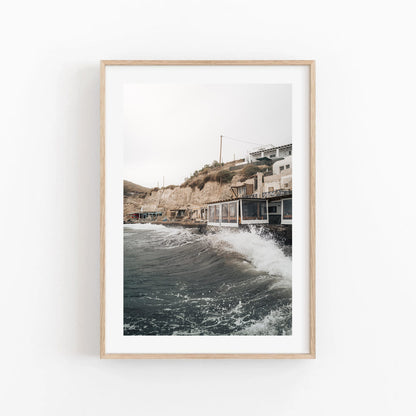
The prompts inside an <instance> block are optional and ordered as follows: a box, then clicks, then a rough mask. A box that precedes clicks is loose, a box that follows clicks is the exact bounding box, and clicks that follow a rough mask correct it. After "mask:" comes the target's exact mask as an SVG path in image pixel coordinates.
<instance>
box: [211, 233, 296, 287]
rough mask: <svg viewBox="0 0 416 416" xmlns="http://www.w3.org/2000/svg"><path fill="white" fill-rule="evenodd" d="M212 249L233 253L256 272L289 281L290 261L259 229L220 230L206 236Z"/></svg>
mask: <svg viewBox="0 0 416 416" xmlns="http://www.w3.org/2000/svg"><path fill="white" fill-rule="evenodd" d="M208 238H209V240H210V242H211V244H212V245H213V247H214V248H215V247H217V248H219V249H222V250H226V251H228V252H235V253H237V254H239V255H241V256H243V257H244V258H245V259H247V260H248V261H249V263H250V264H251V265H252V266H254V267H255V268H256V269H257V270H259V271H262V272H266V273H268V274H271V275H275V276H280V277H283V278H284V279H286V280H288V281H289V280H290V279H291V277H292V259H291V258H290V257H288V256H286V255H285V253H284V252H283V250H282V248H281V247H280V246H279V244H278V243H276V241H274V240H273V238H272V237H271V236H269V235H267V234H266V233H264V232H263V231H262V230H261V229H260V230H259V229H256V228H254V227H252V228H250V229H249V230H238V231H235V230H228V229H221V230H219V231H218V232H215V233H213V234H209V236H208Z"/></svg>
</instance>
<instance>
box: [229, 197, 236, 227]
mask: <svg viewBox="0 0 416 416" xmlns="http://www.w3.org/2000/svg"><path fill="white" fill-rule="evenodd" d="M228 214H229V219H230V222H234V223H236V222H237V202H230V204H229V205H228Z"/></svg>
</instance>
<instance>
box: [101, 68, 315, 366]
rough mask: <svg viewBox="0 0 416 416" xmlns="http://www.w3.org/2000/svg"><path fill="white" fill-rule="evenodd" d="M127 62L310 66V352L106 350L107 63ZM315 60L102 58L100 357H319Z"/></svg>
mask: <svg viewBox="0 0 416 416" xmlns="http://www.w3.org/2000/svg"><path fill="white" fill-rule="evenodd" d="M126 65H138V66H140V65H146V66H161V65H176V66H178V65H181V66H193V65H195V66H201V65H203V66H210V65H225V66H238V65H243V66H244V65H245V66H247V65H257V66H269V65H281V66H299V65H301V66H307V67H309V85H310V90H309V108H310V110H309V118H310V135H309V141H310V143H309V144H310V159H309V160H310V180H309V192H310V198H309V207H310V212H309V218H310V232H309V247H310V248H309V257H310V263H309V305H310V307H309V317H310V319H309V333H310V337H309V353H302V354H299V353H295V354H290V353H288V354H279V353H276V354H274V353H271V354H254V353H249V354H246V353H244V354H228V353H227V354H127V353H126V354H124V353H123V354H114V353H107V352H106V351H105V87H106V85H105V70H106V67H107V66H126ZM315 97H316V86H315V61H313V60H254V61H253V60H238V61H225V60H221V61H217V60H202V61H201V60H198V61H192V60H191V61H188V60H186V61H154V60H145V61H140V60H137V61H136V60H105V61H101V78H100V119H101V126H100V177H101V182H100V330H101V332H100V357H101V358H104V359H155V358H157V359H184V358H186V359H207V358H209V359H225V358H232V359H314V358H316V334H315V332H316V329H315V327H316V316H315V315H316V312H315V310H316V289H315V288H316V282H315V240H316V238H315V231H316V230H315V123H316V121H315V119H316V108H315Z"/></svg>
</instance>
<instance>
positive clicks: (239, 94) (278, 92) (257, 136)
mask: <svg viewBox="0 0 416 416" xmlns="http://www.w3.org/2000/svg"><path fill="white" fill-rule="evenodd" d="M291 91H292V90H291V85H289V84H226V85H192V84H188V85H185V84H183V85H179V84H129V85H127V86H125V88H124V113H123V114H124V179H127V180H129V181H132V182H134V183H137V184H139V185H143V186H147V187H150V188H152V187H155V186H157V185H158V182H159V185H160V186H162V181H163V176H164V177H165V186H167V185H171V184H173V185H179V184H181V183H182V182H183V181H184V179H185V177H187V176H190V175H191V174H192V173H193V172H194V171H195V170H198V169H200V168H202V167H203V166H204V165H205V164H207V163H211V162H212V161H213V160H218V159H219V140H220V135H221V134H222V135H225V136H230V137H233V138H236V139H241V140H245V141H249V142H253V144H252V143H241V142H238V141H234V140H231V139H228V138H224V139H223V161H224V162H227V161H230V160H234V155H235V158H236V159H239V158H243V157H245V155H246V153H247V151H249V150H252V149H253V148H255V147H256V144H258V145H262V144H273V145H282V144H286V143H291V142H292V98H291V96H292V93H291Z"/></svg>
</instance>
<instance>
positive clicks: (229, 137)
mask: <svg viewBox="0 0 416 416" xmlns="http://www.w3.org/2000/svg"><path fill="white" fill-rule="evenodd" d="M222 137H223V138H224V139H230V140H235V141H237V142H241V143H248V144H255V145H257V146H267V144H262V143H256V142H250V141H248V140H243V139H236V138H235V137H231V136H224V135H223V136H222Z"/></svg>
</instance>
